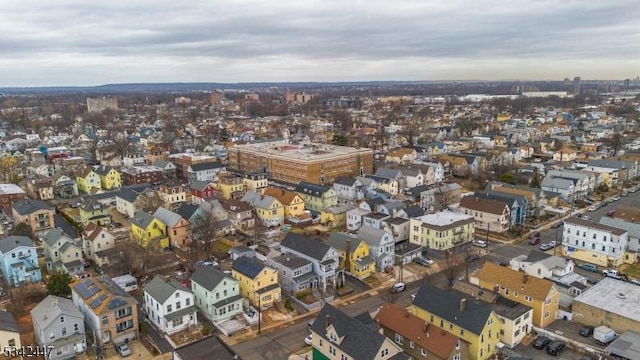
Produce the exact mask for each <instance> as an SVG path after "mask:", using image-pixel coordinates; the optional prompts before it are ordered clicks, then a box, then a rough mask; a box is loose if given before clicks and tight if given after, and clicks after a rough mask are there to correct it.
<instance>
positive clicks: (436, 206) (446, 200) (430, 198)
mask: <svg viewBox="0 0 640 360" xmlns="http://www.w3.org/2000/svg"><path fill="white" fill-rule="evenodd" d="M461 199H462V186H460V185H458V184H457V183H449V184H443V185H440V186H437V187H435V188H432V189H428V190H425V191H422V192H420V206H421V207H422V208H423V209H425V211H427V212H438V211H442V210H445V209H447V208H448V207H449V206H451V205H454V204H457V203H459V202H460V200H461Z"/></svg>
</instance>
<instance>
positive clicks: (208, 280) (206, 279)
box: [191, 266, 237, 291]
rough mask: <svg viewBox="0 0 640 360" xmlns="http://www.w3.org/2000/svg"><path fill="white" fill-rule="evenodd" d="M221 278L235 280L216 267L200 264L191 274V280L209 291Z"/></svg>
mask: <svg viewBox="0 0 640 360" xmlns="http://www.w3.org/2000/svg"><path fill="white" fill-rule="evenodd" d="M222 280H228V281H233V282H237V280H236V279H234V278H232V277H231V276H229V275H227V274H225V273H223V272H222V270H219V269H216V268H214V267H213V266H201V267H199V268H198V269H196V271H195V272H194V273H193V275H191V281H192V282H195V283H196V284H198V285H200V286H202V287H203V288H205V289H207V290H209V291H211V290H213V289H215V287H216V286H218V284H219V283H221V282H222Z"/></svg>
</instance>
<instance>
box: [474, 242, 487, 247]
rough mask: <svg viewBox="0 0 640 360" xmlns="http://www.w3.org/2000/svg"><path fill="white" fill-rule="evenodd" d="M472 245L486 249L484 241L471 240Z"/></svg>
mask: <svg viewBox="0 0 640 360" xmlns="http://www.w3.org/2000/svg"><path fill="white" fill-rule="evenodd" d="M473 245H474V246H477V247H481V248H486V247H487V242H486V241H484V240H473Z"/></svg>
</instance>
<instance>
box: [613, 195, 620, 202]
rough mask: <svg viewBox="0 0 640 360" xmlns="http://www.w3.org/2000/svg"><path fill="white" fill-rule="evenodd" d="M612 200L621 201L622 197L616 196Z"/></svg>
mask: <svg viewBox="0 0 640 360" xmlns="http://www.w3.org/2000/svg"><path fill="white" fill-rule="evenodd" d="M611 200H613V201H618V200H620V196H617V195H616V196H614V197H612V198H611Z"/></svg>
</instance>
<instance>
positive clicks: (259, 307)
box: [258, 294, 262, 335]
mask: <svg viewBox="0 0 640 360" xmlns="http://www.w3.org/2000/svg"><path fill="white" fill-rule="evenodd" d="M261 297H262V295H260V294H258V335H260V333H261V332H262V301H261V300H262V299H261Z"/></svg>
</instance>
